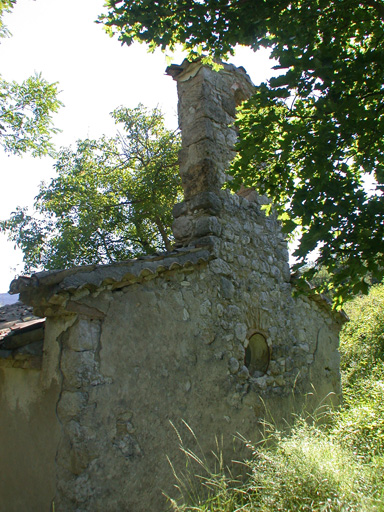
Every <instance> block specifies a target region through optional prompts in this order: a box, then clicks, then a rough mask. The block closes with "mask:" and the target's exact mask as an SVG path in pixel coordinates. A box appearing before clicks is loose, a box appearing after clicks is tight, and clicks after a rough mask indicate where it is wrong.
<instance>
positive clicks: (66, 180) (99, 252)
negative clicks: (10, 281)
mask: <svg viewBox="0 0 384 512" xmlns="http://www.w3.org/2000/svg"><path fill="white" fill-rule="evenodd" d="M112 117H113V118H114V119H115V121H116V123H117V124H119V125H120V126H122V127H123V130H124V132H123V134H121V135H117V136H116V137H114V138H107V137H102V138H101V139H99V140H89V139H87V140H83V141H82V140H79V141H78V142H77V147H76V149H75V150H72V149H71V148H64V149H61V151H60V152H59V155H58V159H57V162H56V164H55V169H56V172H57V176H56V177H55V178H53V179H52V180H51V181H50V183H49V184H47V185H46V184H41V186H40V192H39V194H38V195H37V197H36V200H35V210H36V213H35V214H34V215H33V216H32V215H29V214H28V212H27V210H26V209H25V208H20V207H18V208H17V209H16V211H15V212H13V214H12V216H11V217H10V219H8V220H6V221H3V222H1V223H0V230H2V231H5V232H7V233H8V237H9V239H10V240H12V241H13V242H15V244H16V245H17V246H18V247H20V248H21V249H22V251H23V253H24V263H25V270H26V271H30V270H31V269H36V268H41V267H42V268H44V269H53V268H67V267H70V266H72V265H80V264H90V263H110V262H114V261H120V260H124V259H127V258H130V257H133V256H138V255H142V254H152V253H154V252H155V251H157V250H163V249H167V250H169V249H171V229H170V226H171V222H172V215H171V209H172V206H173V205H174V204H175V202H176V201H177V200H178V199H179V197H180V193H181V187H180V179H179V175H178V165H177V153H178V149H179V137H178V135H177V134H176V133H174V132H171V131H169V130H167V129H166V128H165V127H164V123H163V116H162V114H161V112H160V111H159V110H158V109H155V110H153V111H148V110H147V109H146V108H144V107H143V106H142V105H139V107H137V108H135V109H128V108H124V107H119V108H118V109H116V110H115V111H114V112H112Z"/></svg>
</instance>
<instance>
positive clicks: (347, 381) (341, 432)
mask: <svg viewBox="0 0 384 512" xmlns="http://www.w3.org/2000/svg"><path fill="white" fill-rule="evenodd" d="M345 309H346V312H347V313H348V315H349V316H350V318H351V320H350V322H348V323H347V324H346V325H345V326H344V328H343V330H342V332H341V336H340V354H341V369H342V376H343V395H344V408H343V410H342V411H341V412H340V413H339V414H338V419H337V422H336V425H335V428H334V435H335V436H336V437H337V438H338V439H339V441H340V442H341V443H342V444H343V445H344V446H347V447H349V448H350V449H351V450H353V452H354V453H356V454H358V455H359V456H360V457H363V458H365V459H368V460H371V459H374V458H375V457H377V456H381V457H382V456H384V285H383V284H381V285H376V286H372V287H371V289H370V291H369V295H368V296H366V297H361V296H359V297H355V299H353V300H352V301H351V302H350V303H348V304H347V305H346V308H345Z"/></svg>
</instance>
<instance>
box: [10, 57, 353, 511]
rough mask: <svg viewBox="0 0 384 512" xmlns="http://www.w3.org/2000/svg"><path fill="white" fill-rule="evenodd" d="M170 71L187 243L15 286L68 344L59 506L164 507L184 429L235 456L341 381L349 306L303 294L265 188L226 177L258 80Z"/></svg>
mask: <svg viewBox="0 0 384 512" xmlns="http://www.w3.org/2000/svg"><path fill="white" fill-rule="evenodd" d="M169 72H170V73H171V74H172V75H173V76H174V78H175V79H176V80H177V81H178V87H179V93H180V94H181V98H180V104H179V115H180V120H181V126H182V129H183V149H182V152H181V155H180V164H181V174H182V178H183V186H184V190H185V201H184V202H183V203H181V204H179V205H176V206H175V209H174V214H175V224H174V232H175V236H176V239H177V247H178V248H177V249H176V250H175V251H174V252H171V253H166V254H163V255H158V256H152V257H148V258H144V259H139V260H134V261H131V262H122V263H118V264H114V265H107V266H97V265H93V266H92V265H91V266H88V267H79V268H75V269H70V270H67V271H61V272H60V271H58V272H53V273H42V274H36V275H34V276H32V277H31V278H22V279H19V280H18V281H17V283H15V284H14V291H17V292H19V293H20V294H21V298H22V299H23V300H25V301H26V302H28V303H29V304H32V305H34V307H35V311H37V312H39V314H41V315H46V316H47V328H48V333H49V332H51V333H52V334H51V335H49V334H48V336H47V337H46V340H45V344H46V346H48V347H49V346H51V345H55V344H57V343H58V345H59V347H60V351H58V352H57V358H56V365H57V374H58V375H59V376H60V394H59V395H58V400H57V406H56V408H57V418H58V422H59V424H60V429H61V437H60V443H59V445H58V450H57V454H56V460H55V467H56V496H55V500H54V501H55V510H56V511H58V512H64V511H65V512H67V511H76V512H85V511H92V512H97V511H100V512H101V511H105V510H108V511H110V512H114V511H116V512H117V511H121V510H124V511H130V512H144V511H145V512H146V511H148V510H151V511H153V512H160V511H164V510H165V509H166V499H165V497H164V495H163V493H165V494H170V495H173V494H174V483H175V480H174V477H173V475H172V471H171V467H170V464H169V461H168V458H169V460H170V461H171V462H172V464H173V465H174V467H175V468H176V470H179V471H181V470H183V469H184V462H185V461H184V459H183V454H182V453H181V451H180V449H179V439H178V436H177V434H176V432H175V429H174V427H175V428H176V430H177V431H179V432H180V433H181V434H183V435H184V434H186V435H187V437H188V436H189V437H188V439H187V440H186V442H187V445H188V446H189V447H190V448H192V449H196V450H200V449H201V450H202V452H203V453H204V454H205V455H206V456H207V457H208V459H209V458H210V456H209V454H210V453H211V450H215V448H216V443H215V437H217V438H218V439H221V440H222V451H223V455H224V459H225V461H226V463H230V461H231V460H232V459H233V458H235V459H240V458H241V457H242V456H243V452H242V450H244V446H243V445H241V444H238V445H237V448H236V449H237V451H236V453H235V452H234V451H233V447H234V441H233V439H234V436H236V435H237V433H239V434H241V435H243V436H244V437H245V438H247V439H252V440H257V438H258V429H259V427H260V422H261V421H262V420H263V419H264V418H265V417H266V416H268V414H271V415H272V416H273V418H274V419H275V420H276V421H279V420H281V419H283V418H285V419H288V420H289V418H290V416H291V414H292V413H293V412H294V411H295V410H297V409H300V408H301V407H302V406H303V403H304V402H306V401H308V400H309V401H310V402H312V403H311V404H310V406H311V407H315V406H316V405H318V404H319V403H320V402H322V401H324V400H325V399H326V398H327V397H328V399H333V401H334V402H335V403H337V400H338V395H339V393H340V376H339V360H338V352H337V346H338V332H339V329H340V327H341V325H342V323H343V321H344V319H343V317H342V315H340V314H338V313H335V312H332V310H331V308H330V306H329V305H328V304H327V302H326V301H325V300H323V299H322V298H321V297H312V298H309V297H305V296H301V297H296V298H295V297H293V295H292V292H293V286H292V283H291V277H290V272H289V266H288V251H287V246H286V241H285V239H284V236H283V235H282V232H281V229H280V225H279V223H278V221H277V220H276V218H275V217H274V216H273V215H272V216H269V217H267V216H266V215H265V214H264V212H263V211H262V208H261V202H262V201H261V199H260V198H259V197H258V196H257V194H256V193H253V194H251V196H252V198H253V201H248V200H246V199H244V198H242V197H239V196H237V195H232V194H230V193H229V192H224V191H222V190H221V184H222V181H223V179H224V171H225V169H226V167H227V166H228V162H229V160H230V159H231V157H232V155H233V143H234V140H235V135H236V134H235V132H234V130H233V128H232V127H230V126H228V123H229V122H232V121H231V120H233V115H234V107H235V105H236V103H238V102H239V101H241V99H243V98H245V97H246V95H247V94H249V93H250V91H251V88H252V85H251V84H250V81H249V79H248V78H247V77H246V75H245V73H244V71H243V70H236V69H235V68H233V67H230V66H229V67H225V68H224V70H223V71H221V72H220V73H216V72H214V71H212V70H211V69H210V68H207V67H205V66H202V65H201V64H200V63H194V64H188V63H184V64H183V65H182V66H172V67H171V69H170V70H169ZM191 98H192V100H191ZM51 325H54V326H55V330H50V329H51V327H50V326H51ZM314 390H315V391H314ZM314 395H316V396H314ZM172 425H173V426H174V427H173V426H172ZM186 425H188V426H189V427H186ZM189 428H190V429H193V431H194V432H195V434H196V436H197V438H198V440H199V442H200V448H199V447H198V446H197V445H196V443H195V441H194V439H193V436H191V435H190V430H189ZM188 432H189V434H188ZM199 454H201V453H200V451H199ZM211 462H212V461H211Z"/></svg>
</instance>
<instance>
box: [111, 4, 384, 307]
mask: <svg viewBox="0 0 384 512" xmlns="http://www.w3.org/2000/svg"><path fill="white" fill-rule="evenodd" d="M107 6H108V12H107V13H106V14H104V15H103V16H101V21H102V22H103V23H104V24H105V25H106V28H107V30H108V31H109V32H110V34H113V33H117V34H118V36H119V39H120V40H121V41H122V43H126V44H131V43H132V41H133V40H139V41H144V42H147V43H149V44H150V45H151V47H152V48H153V47H155V46H160V47H162V48H163V49H165V48H170V49H172V48H173V47H174V46H175V44H177V43H182V44H183V45H184V47H185V48H186V49H187V51H188V52H189V56H190V57H191V58H193V57H196V56H198V55H202V54H203V55H204V54H205V55H207V56H208V57H210V58H213V59H217V58H225V57H226V56H227V54H228V53H233V51H234V47H235V45H236V44H243V45H249V46H251V47H252V48H253V49H254V50H257V49H258V48H260V47H265V48H270V49H271V56H272V57H273V58H274V59H276V60H277V61H278V65H277V66H276V67H275V69H276V70H277V71H278V72H279V73H280V75H279V76H277V77H275V78H272V79H271V80H269V82H267V83H262V84H261V85H259V86H257V87H256V88H255V94H254V96H253V97H252V98H251V99H250V100H249V101H248V102H246V103H245V104H244V105H243V106H242V108H241V109H240V112H239V117H238V122H237V126H238V128H239V135H240V138H239V144H238V150H239V153H238V157H237V159H236V160H235V162H234V163H233V166H232V169H231V174H232V175H233V176H234V180H233V181H232V183H231V186H232V187H239V186H240V184H241V183H242V184H244V185H245V186H254V187H256V188H258V189H259V190H260V191H261V192H262V193H267V194H268V195H269V196H270V198H271V199H272V201H273V203H274V205H275V208H276V209H277V211H278V212H279V214H280V217H281V219H282V222H283V226H284V229H285V230H286V232H287V233H292V232H293V231H295V230H296V231H297V230H298V229H299V230H300V232H301V234H302V236H301V240H300V243H299V246H298V248H297V250H296V251H295V253H294V255H295V256H296V257H297V258H298V261H297V264H296V268H300V267H302V266H303V265H305V264H306V263H307V261H308V257H309V255H311V254H312V255H313V254H317V265H321V266H322V267H323V268H326V269H327V270H328V271H329V272H330V273H331V274H332V284H331V286H333V287H334V292H335V295H334V296H335V301H336V303H337V302H338V303H339V304H340V303H341V301H342V299H343V298H345V297H347V296H348V295H351V294H353V293H356V292H359V291H363V292H365V291H367V288H368V285H367V283H366V281H365V276H366V275H367V274H369V275H370V276H372V277H373V278H375V279H382V278H383V276H384V265H383V254H384V223H383V213H384V196H383V195H382V192H383V188H384V89H383V78H384V5H383V4H382V2H381V1H379V0H365V1H364V2H363V1H361V0H276V1H274V2H269V1H266V0H257V1H255V0H207V1H205V2H200V1H197V0H175V1H173V2H168V1H165V0H158V1H156V2H148V1H147V0H133V1H132V0H130V1H129V2H128V1H123V0H118V1H116V0H109V1H108V2H107ZM367 176H368V177H369V178H371V180H373V182H374V183H375V185H374V190H373V191H372V192H371V193H370V194H369V193H367V191H366V189H365V188H364V178H365V177H367ZM298 227H299V228H298ZM314 272H316V266H315V267H313V268H309V269H308V267H307V271H306V272H305V277H311V276H312V275H313V273H314Z"/></svg>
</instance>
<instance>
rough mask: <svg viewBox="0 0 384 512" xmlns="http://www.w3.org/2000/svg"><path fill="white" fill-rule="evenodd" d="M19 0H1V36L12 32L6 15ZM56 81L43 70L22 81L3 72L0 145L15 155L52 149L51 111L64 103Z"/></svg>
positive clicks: (0, 90) (46, 151)
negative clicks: (43, 74) (52, 81)
mask: <svg viewBox="0 0 384 512" xmlns="http://www.w3.org/2000/svg"><path fill="white" fill-rule="evenodd" d="M15 3H16V0H0V38H2V37H8V36H9V35H10V33H9V31H8V29H7V27H6V26H5V25H4V23H3V19H2V18H3V15H4V14H5V13H9V12H11V10H12V9H13V7H14V5H15ZM57 95H58V90H57V83H53V84H50V83H48V82H47V81H46V80H44V79H43V78H42V76H41V75H40V74H36V75H35V76H31V77H29V78H27V79H26V80H24V82H22V83H21V84H19V83H17V82H15V81H12V82H7V81H6V80H4V79H3V78H2V77H1V75H0V146H2V148H3V150H4V151H5V152H8V153H12V154H14V155H21V154H23V153H26V152H30V153H31V154H32V156H42V155H45V154H47V153H50V154H52V153H53V145H52V143H51V137H52V135H54V134H55V133H57V132H58V131H59V130H58V129H57V128H54V126H53V123H52V114H54V113H55V112H57V111H58V110H59V108H60V107H61V106H62V103H61V101H59V100H58V99H57Z"/></svg>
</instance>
